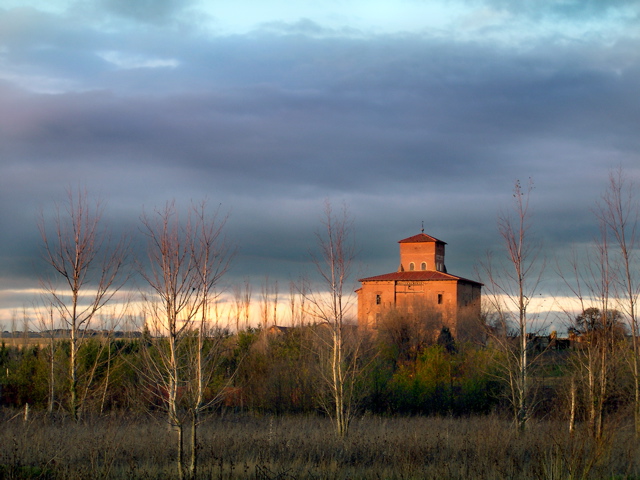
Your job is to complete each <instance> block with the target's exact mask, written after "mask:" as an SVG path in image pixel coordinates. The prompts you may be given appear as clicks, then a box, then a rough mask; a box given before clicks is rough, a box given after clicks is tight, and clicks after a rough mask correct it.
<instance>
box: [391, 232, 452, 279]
mask: <svg viewBox="0 0 640 480" xmlns="http://www.w3.org/2000/svg"><path fill="white" fill-rule="evenodd" d="M398 243H399V244H400V267H399V268H398V271H399V272H413V271H416V270H419V271H436V272H443V273H447V268H446V267H445V265H444V246H445V245H446V243H445V242H443V241H442V240H438V239H437V238H434V237H432V236H430V235H426V234H425V233H419V234H418V235H414V236H413V237H409V238H405V239H404V240H400V241H399V242H398Z"/></svg>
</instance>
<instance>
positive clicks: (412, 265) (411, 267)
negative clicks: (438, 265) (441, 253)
mask: <svg viewBox="0 0 640 480" xmlns="http://www.w3.org/2000/svg"><path fill="white" fill-rule="evenodd" d="M415 269H416V266H415V264H414V263H413V262H411V263H410V264H409V270H410V271H412V272H413V271H414V270H415Z"/></svg>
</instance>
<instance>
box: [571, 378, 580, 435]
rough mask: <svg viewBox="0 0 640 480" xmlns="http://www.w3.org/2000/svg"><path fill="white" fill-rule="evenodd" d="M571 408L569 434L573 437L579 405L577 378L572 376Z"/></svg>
mask: <svg viewBox="0 0 640 480" xmlns="http://www.w3.org/2000/svg"><path fill="white" fill-rule="evenodd" d="M569 395H570V400H569V402H570V407H569V433H570V434H571V435H573V433H574V432H575V429H576V408H577V406H576V404H577V396H578V392H577V386H576V379H575V376H573V375H572V376H571V386H570V392H569Z"/></svg>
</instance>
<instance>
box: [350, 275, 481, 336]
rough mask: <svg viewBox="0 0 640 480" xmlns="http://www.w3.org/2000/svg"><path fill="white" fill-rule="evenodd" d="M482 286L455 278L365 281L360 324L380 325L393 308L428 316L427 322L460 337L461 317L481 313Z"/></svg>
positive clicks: (371, 327) (360, 291)
mask: <svg viewBox="0 0 640 480" xmlns="http://www.w3.org/2000/svg"><path fill="white" fill-rule="evenodd" d="M480 295H481V291H480V286H479V285H474V284H470V283H467V282H462V281H458V280H451V281H442V280H439V281H375V282H363V285H362V288H360V289H359V290H358V325H359V326H360V327H363V328H369V329H375V328H377V326H378V324H379V323H380V321H381V320H382V319H383V316H384V315H385V314H386V312H388V311H389V310H391V309H394V308H395V309H400V310H402V311H405V312H407V314H415V315H421V316H424V318H425V321H429V322H433V323H436V322H437V323H439V327H438V328H442V327H444V326H446V327H448V328H449V329H450V330H451V333H452V334H453V335H454V336H456V334H457V333H458V329H459V326H458V319H459V317H460V315H462V314H464V315H465V316H467V317H474V316H475V317H479V315H480Z"/></svg>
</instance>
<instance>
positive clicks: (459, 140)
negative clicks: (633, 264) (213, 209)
mask: <svg viewBox="0 0 640 480" xmlns="http://www.w3.org/2000/svg"><path fill="white" fill-rule="evenodd" d="M104 5H106V6H107V7H108V8H109V9H110V11H112V12H115V13H117V14H118V15H125V16H128V18H131V19H133V20H135V19H143V18H144V20H145V21H147V20H149V22H150V23H151V24H152V25H151V26H149V27H148V28H145V29H142V30H136V29H129V30H127V29H123V31H117V32H113V31H109V30H105V31H101V30H98V29H96V28H93V27H92V26H91V24H87V25H86V26H80V25H79V24H76V23H73V24H72V25H71V23H69V24H67V23H66V22H67V21H69V22H70V20H68V18H69V17H55V16H53V15H45V14H41V13H38V12H36V11H34V10H19V11H18V10H12V11H8V12H6V11H5V12H2V13H0V27H7V28H6V29H4V28H0V42H2V43H1V45H2V47H3V48H2V49H0V65H2V70H1V71H2V72H4V75H3V76H1V77H0V155H1V156H2V160H1V162H2V163H1V168H2V182H3V184H2V190H1V191H0V212H1V215H2V223H3V225H5V228H3V230H2V232H1V233H0V241H1V242H2V244H3V245H4V246H6V247H5V249H4V253H3V254H2V266H1V268H2V270H3V272H5V273H3V275H5V276H6V275H7V273H6V272H10V274H15V273H16V272H20V275H25V276H26V275H29V274H32V273H33V272H34V270H35V269H34V267H33V266H32V262H28V261H27V260H28V259H30V258H33V257H34V256H35V255H36V254H37V251H38V238H37V230H36V228H35V219H36V217H37V215H36V213H37V211H38V209H39V208H44V209H45V211H46V209H47V208H48V207H49V206H50V202H51V201H52V199H54V198H55V199H60V198H61V197H63V196H64V188H65V187H67V186H76V185H78V184H83V185H87V187H88V189H89V190H90V191H91V192H92V193H95V194H96V195H98V196H101V197H103V198H106V199H107V201H108V204H109V212H110V213H109V215H110V219H113V223H114V224H116V229H118V230H127V229H129V230H131V231H134V232H135V229H136V227H135V225H136V222H137V221H138V217H139V215H140V213H141V211H142V208H143V206H144V208H145V209H152V208H153V207H154V206H162V205H163V204H164V202H165V201H167V200H170V199H172V198H176V199H177V200H178V201H180V202H182V203H183V204H184V202H188V201H189V200H190V199H196V200H198V199H200V198H203V197H208V198H209V199H210V201H211V202H212V203H213V204H217V203H218V202H220V203H222V205H223V207H222V208H223V209H224V210H225V211H226V210H228V211H229V212H230V219H229V224H228V225H229V232H230V236H231V237H232V238H234V239H235V241H236V242H237V244H238V246H239V255H238V257H237V261H236V267H235V271H234V275H236V276H240V277H242V276H245V275H255V276H257V277H261V276H263V275H265V274H266V273H269V274H270V275H271V276H272V277H280V278H284V279H286V278H288V277H291V276H297V275H298V274H299V273H300V270H303V269H304V268H305V267H307V268H308V267H309V265H308V258H309V257H308V252H309V249H310V247H311V246H312V245H313V243H314V235H313V232H314V231H315V230H316V229H317V226H318V225H319V220H320V217H321V211H322V201H323V199H324V198H327V197H329V198H331V199H332V200H333V201H334V202H338V203H339V202H340V201H341V200H343V199H344V200H346V201H347V202H348V204H349V206H350V209H351V211H352V213H353V216H354V219H355V220H356V227H357V235H358V240H359V243H360V244H361V251H360V252H361V259H362V260H363V263H365V265H366V267H367V268H368V271H367V274H375V273H382V272H383V271H388V270H393V269H395V268H396V267H397V244H396V241H397V240H399V239H400V238H403V237H407V236H410V235H413V234H415V233H417V232H418V231H419V229H420V226H421V222H422V221H424V222H425V230H426V232H427V233H430V234H432V235H434V236H436V237H438V238H441V239H443V240H445V241H446V242H447V243H448V244H449V246H448V250H447V266H448V268H449V270H450V271H451V272H452V273H456V274H460V275H463V276H468V277H471V276H473V263H474V262H476V261H477V260H478V258H479V257H480V256H481V255H482V254H483V253H484V251H485V250H486V249H487V248H490V247H492V246H493V243H494V242H495V240H496V235H495V219H496V212H497V211H498V209H499V208H500V207H501V206H503V205H505V204H507V203H508V202H509V201H510V199H511V189H512V187H513V182H514V181H515V179H516V178H519V179H521V180H523V181H526V179H527V178H528V177H533V179H534V182H535V185H536V190H535V191H534V194H533V195H534V198H535V202H534V205H535V211H536V217H535V219H536V222H539V223H538V225H539V228H540V236H541V237H542V238H543V239H544V240H545V242H547V241H549V242H550V243H551V244H560V243H562V244H565V243H570V242H573V241H580V240H582V241H584V239H585V237H588V239H587V240H586V241H589V240H590V239H591V231H592V227H593V219H592V214H591V212H590V207H591V206H592V204H593V202H594V200H595V199H596V198H597V196H598V194H599V191H600V189H601V188H602V186H604V183H605V181H606V175H607V171H608V169H609V168H611V167H615V166H617V165H622V166H624V167H625V168H627V169H628V170H629V171H630V172H631V173H632V174H634V175H637V174H638V172H637V168H638V167H637V165H638V163H637V152H638V148H639V147H640V145H638V142H639V140H638V136H637V134H636V132H635V130H636V126H637V125H638V124H639V122H640V108H639V107H640V105H639V104H638V103H639V102H640V100H639V98H640V96H639V95H638V87H637V85H639V84H640V83H639V82H640V63H639V61H638V60H639V56H638V54H637V53H636V52H637V51H639V50H638V46H639V45H638V40H637V39H635V38H632V37H630V38H625V37H620V38H618V39H617V40H616V42H614V43H607V44H603V43H597V42H596V41H595V40H593V39H591V40H589V39H585V40H581V41H575V42H566V41H562V42H560V41H557V39H554V38H553V37H552V36H550V37H548V38H543V39H538V40H537V41H536V42H535V43H532V44H531V45H529V46H528V47H527V48H526V49H525V48H509V47H507V46H504V45H499V44H496V43H490V42H471V41H470V42H462V41H451V40H450V39H446V40H445V39H442V38H435V37H431V36H425V35H418V34H402V35H378V36H366V37H365V36H364V35H360V34H359V33H358V32H355V31H349V32H347V33H346V34H345V32H343V31H336V30H331V29H328V28H326V27H323V26H322V25H320V24H318V23H316V22H313V21H311V20H309V21H307V20H303V21H300V22H294V23H292V24H284V23H282V22H275V23H270V24H268V25H262V26H261V27H260V28H259V29H257V30H255V31H253V32H251V33H250V34H248V35H229V36H224V37H220V36H217V37H216V36H207V35H203V34H202V32H201V31H199V30H198V31H196V32H192V33H190V34H184V33H183V34H176V32H175V31H173V30H170V29H169V30H163V29H162V28H160V27H158V25H161V24H163V22H168V21H170V19H171V18H175V16H176V15H177V14H176V13H175V11H176V10H180V9H181V7H180V5H178V3H176V2H166V3H163V4H162V5H161V8H158V10H157V11H156V12H155V14H154V15H156V16H155V17H154V16H150V17H149V16H148V15H147V14H146V13H145V11H146V10H145V9H146V8H147V7H149V6H150V4H137V6H133V7H128V5H129V4H127V5H125V3H124V2H107V3H105V4H104ZM131 5H133V4H131ZM495 5H497V6H500V5H499V2H498V3H496V4H495ZM505 5H506V4H505ZM504 8H506V6H505V7H504ZM513 8H515V7H513ZM532 8H533V7H532ZM65 19H66V20H65ZM16 22H21V23H22V24H23V25H25V27H24V28H14V29H13V30H12V29H10V28H8V27H10V26H11V25H14V24H15V23H16ZM149 22H147V23H149ZM68 25H70V26H71V27H72V28H70V29H67V28H66V27H67V26H68ZM25 32H27V33H25ZM29 32H30V33H29ZM80 39H82V40H81V41H80ZM25 265H26V266H25Z"/></svg>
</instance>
